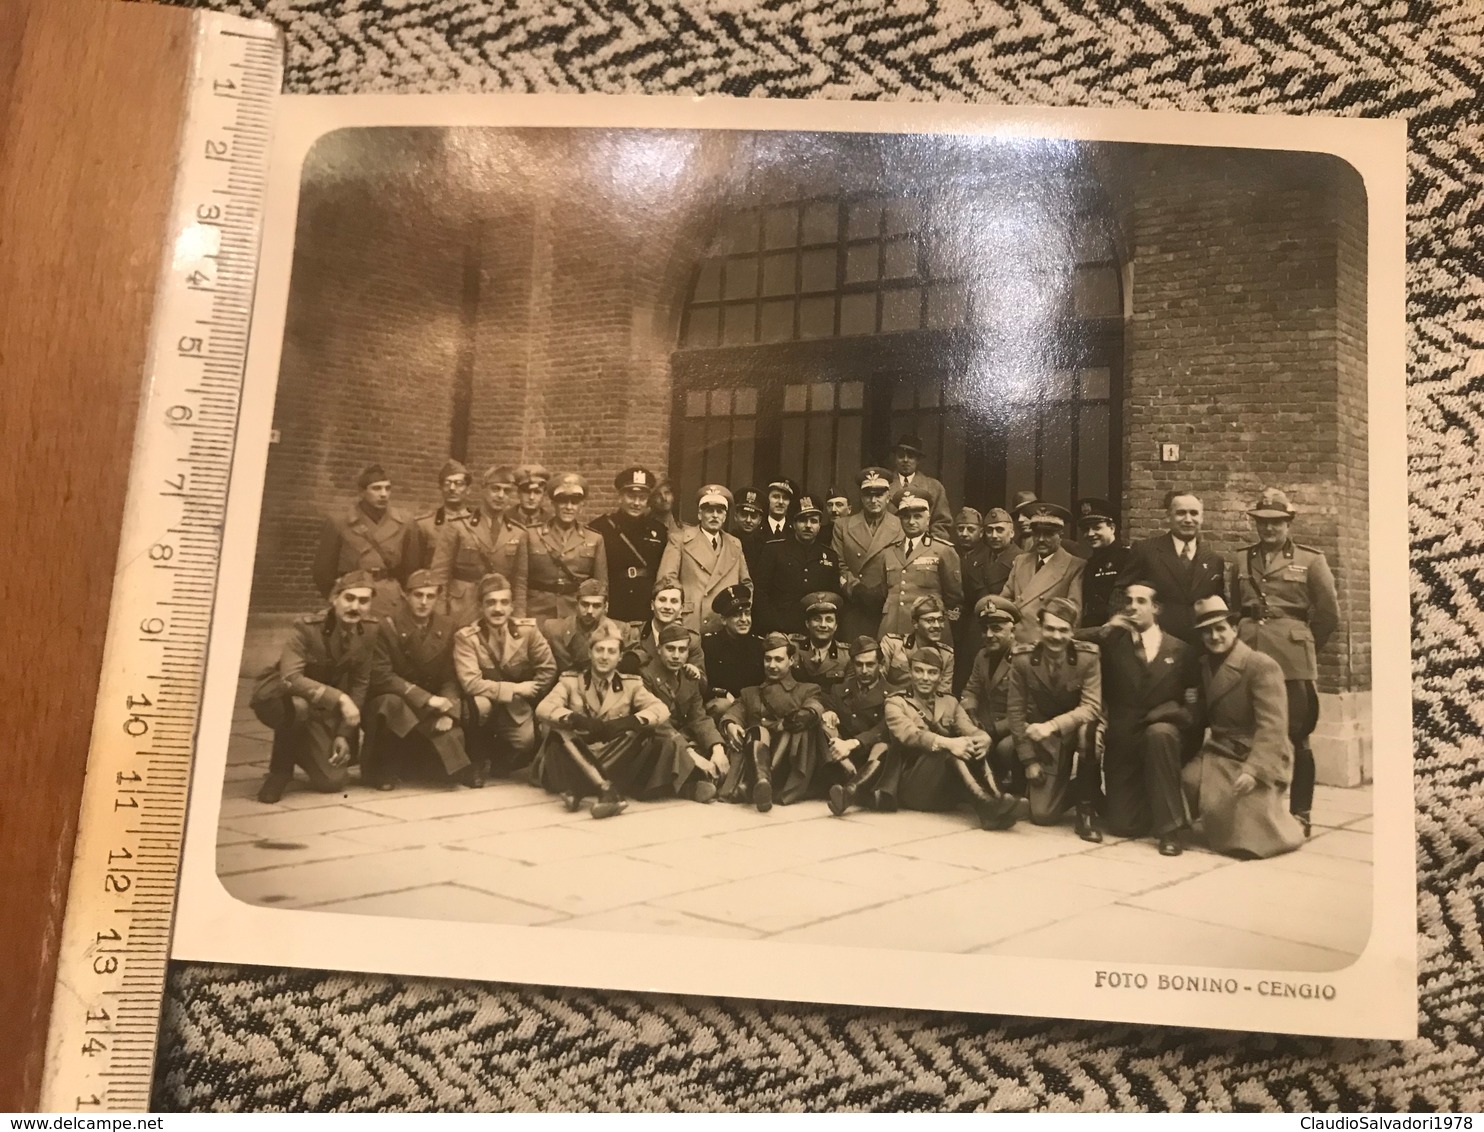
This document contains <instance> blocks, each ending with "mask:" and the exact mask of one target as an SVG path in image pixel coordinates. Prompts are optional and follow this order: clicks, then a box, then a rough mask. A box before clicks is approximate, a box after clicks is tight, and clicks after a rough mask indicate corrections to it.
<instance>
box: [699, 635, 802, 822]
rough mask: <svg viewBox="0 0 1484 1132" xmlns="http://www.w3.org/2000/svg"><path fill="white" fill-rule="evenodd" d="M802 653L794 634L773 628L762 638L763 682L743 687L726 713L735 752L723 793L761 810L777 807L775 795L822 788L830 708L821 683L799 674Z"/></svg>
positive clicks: (793, 798)
mask: <svg viewBox="0 0 1484 1132" xmlns="http://www.w3.org/2000/svg"><path fill="white" fill-rule="evenodd" d="M797 657H798V649H797V646H795V644H794V642H793V641H792V640H790V639H789V638H788V637H786V636H784V635H783V634H782V633H769V634H768V635H767V636H766V637H764V638H763V682H762V683H761V684H760V685H758V686H757V687H755V688H743V689H742V694H741V695H740V696H739V697H738V698H737V699H736V700H735V701H734V702H733V703H732V705H731V707H729V708H727V710H726V712H725V713H724V714H723V715H722V717H721V730H722V734H723V735H724V736H726V738H727V740H728V742H729V743H730V744H731V747H732V750H733V752H735V754H734V757H733V759H732V769H731V773H730V774H728V775H727V778H726V781H725V782H724V783H723V784H722V791H721V792H722V797H723V798H725V799H727V800H728V801H742V800H744V799H748V800H750V801H751V802H752V804H753V805H754V806H756V807H757V809H758V812H759V813H767V812H768V810H770V809H772V808H773V801H774V798H775V796H776V798H777V801H778V804H779V805H781V806H786V805H789V804H790V803H793V802H799V801H803V800H804V799H805V798H809V797H812V796H814V795H815V794H816V793H819V792H822V791H823V786H822V784H821V782H820V778H821V777H822V776H819V775H818V773H817V772H818V770H819V768H820V767H821V766H822V765H823V764H824V763H825V762H826V761H827V759H828V751H829V737H828V736H827V735H826V734H825V731H824V715H825V712H827V711H828V710H829V708H828V706H827V705H826V704H825V702H824V693H823V692H821V690H820V687H819V685H818V684H807V683H804V682H802V681H799V680H796V679H794V675H793V667H794V662H795V660H796V659H797Z"/></svg>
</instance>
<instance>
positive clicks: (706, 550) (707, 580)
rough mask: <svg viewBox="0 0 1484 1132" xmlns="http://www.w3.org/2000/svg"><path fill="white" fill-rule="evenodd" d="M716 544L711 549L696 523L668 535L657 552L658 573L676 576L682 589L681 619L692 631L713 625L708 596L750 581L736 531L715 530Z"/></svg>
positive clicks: (715, 623)
mask: <svg viewBox="0 0 1484 1132" xmlns="http://www.w3.org/2000/svg"><path fill="white" fill-rule="evenodd" d="M718 538H719V539H720V540H721V542H720V547H719V548H718V549H716V550H712V549H711V540H710V539H709V538H708V537H707V535H706V533H705V532H704V531H702V530H701V528H700V527H686V528H684V529H683V530H682V531H681V532H680V533H679V534H675V535H671V536H670V542H669V545H668V546H666V547H665V553H664V554H663V555H661V556H660V574H661V575H662V576H663V575H666V574H674V575H676V576H678V577H679V578H680V585H681V587H682V588H683V589H684V591H685V604H684V605H683V606H682V607H681V619H682V620H683V621H684V623H685V625H686V627H687V628H689V629H691V630H693V631H694V632H697V633H700V632H704V631H705V630H706V629H709V628H715V627H716V626H717V623H719V621H720V618H718V617H717V616H716V615H715V614H713V613H712V612H711V600H712V599H713V598H714V597H716V595H717V594H719V593H721V591H722V590H724V589H728V588H730V587H731V586H735V585H737V584H739V583H741V582H747V581H751V579H752V574H751V573H750V572H749V571H748V569H747V559H746V558H745V557H743V554H742V544H741V543H740V542H738V541H737V536H736V535H729V534H727V533H726V532H725V531H722V532H720V533H719V535H718Z"/></svg>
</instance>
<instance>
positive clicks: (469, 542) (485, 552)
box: [453, 507, 521, 582]
mask: <svg viewBox="0 0 1484 1132" xmlns="http://www.w3.org/2000/svg"><path fill="white" fill-rule="evenodd" d="M460 534H461V535H462V536H467V538H466V539H461V545H460V547H459V549H458V551H457V558H456V561H455V565H454V569H453V575H454V576H455V577H458V578H462V579H467V580H470V581H474V582H478V581H479V579H480V578H482V577H484V576H485V575H486V574H504V575H505V577H507V578H512V579H513V575H514V574H515V563H516V558H517V556H518V554H519V551H520V544H521V532H520V529H519V528H517V527H511V526H510V524H509V523H507V522H506V521H505V515H504V513H503V512H502V513H500V514H498V515H491V514H490V513H489V512H488V511H486V510H485V509H484V508H483V507H481V508H479V509H478V510H477V511H475V512H474V518H473V521H472V522H470V523H469V524H468V525H467V526H466V527H465V528H464V530H463V531H461V532H460Z"/></svg>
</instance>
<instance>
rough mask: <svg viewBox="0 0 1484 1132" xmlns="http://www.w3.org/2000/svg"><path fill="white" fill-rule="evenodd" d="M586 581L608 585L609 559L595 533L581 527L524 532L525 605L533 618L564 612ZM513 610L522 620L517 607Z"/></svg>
mask: <svg viewBox="0 0 1484 1132" xmlns="http://www.w3.org/2000/svg"><path fill="white" fill-rule="evenodd" d="M589 578H596V579H597V580H598V581H600V582H602V583H603V584H604V585H607V584H608V555H607V552H606V551H605V550H604V548H603V538H602V536H601V535H599V534H598V532H597V531H594V530H593V529H591V528H590V527H588V526H586V525H584V524H582V523H577V524H575V525H573V526H571V527H569V528H565V529H564V528H562V527H560V526H558V525H557V524H556V523H542V524H541V525H540V526H536V527H528V528H526V605H527V606H528V607H529V609H530V610H531V611H532V613H531V615H532V616H540V615H541V614H542V613H546V614H547V615H548V616H550V615H552V614H555V613H557V612H558V611H564V609H565V606H566V605H568V604H572V603H575V602H576V601H577V587H578V586H579V585H581V584H582V583H583V582H585V581H586V580H587V579H589ZM516 609H517V611H518V612H521V613H522V616H524V611H523V610H521V607H520V606H519V605H517V606H516Z"/></svg>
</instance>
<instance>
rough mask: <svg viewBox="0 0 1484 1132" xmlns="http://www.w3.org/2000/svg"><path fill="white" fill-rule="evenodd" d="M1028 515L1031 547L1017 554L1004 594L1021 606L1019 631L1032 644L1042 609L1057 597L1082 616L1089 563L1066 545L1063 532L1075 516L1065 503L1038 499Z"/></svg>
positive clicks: (1017, 630) (1078, 615)
mask: <svg viewBox="0 0 1484 1132" xmlns="http://www.w3.org/2000/svg"><path fill="white" fill-rule="evenodd" d="M1024 515H1025V520H1026V523H1027V524H1028V525H1029V527H1030V531H1031V549H1030V550H1028V551H1026V552H1025V553H1024V554H1021V555H1019V556H1017V557H1016V559H1015V566H1014V567H1013V568H1012V569H1011V571H1010V579H1009V581H1007V582H1006V583H1005V590H1004V594H1003V596H1004V597H1005V598H1007V599H1008V600H1009V601H1010V602H1012V603H1013V604H1014V605H1016V606H1017V607H1018V608H1019V609H1020V613H1021V622H1020V624H1019V625H1017V626H1016V629H1015V635H1016V638H1017V639H1018V640H1019V641H1021V642H1022V643H1025V644H1029V643H1032V642H1034V641H1035V640H1036V638H1037V630H1038V625H1039V617H1040V613H1041V610H1042V609H1043V608H1045V606H1046V603H1047V602H1049V601H1051V600H1052V599H1054V598H1059V599H1061V600H1064V601H1068V602H1070V603H1071V604H1072V605H1073V606H1075V607H1076V609H1077V617H1078V619H1079V620H1080V619H1081V616H1082V575H1083V573H1084V571H1085V570H1086V568H1087V563H1086V561H1085V560H1083V559H1081V558H1078V557H1076V556H1075V555H1073V554H1070V553H1069V552H1068V551H1067V549H1066V547H1064V546H1063V545H1062V536H1063V535H1064V534H1066V530H1067V525H1068V524H1069V523H1070V522H1071V520H1072V515H1071V512H1069V511H1068V510H1067V509H1066V508H1065V507H1058V506H1057V505H1056V504H1055V503H1046V502H1041V501H1037V502H1035V503H1032V504H1031V505H1030V506H1029V507H1027V508H1026V509H1025V511H1024ZM1074 624H1075V622H1074Z"/></svg>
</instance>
